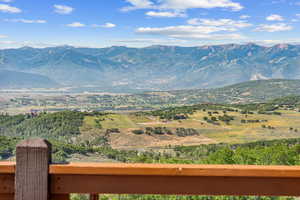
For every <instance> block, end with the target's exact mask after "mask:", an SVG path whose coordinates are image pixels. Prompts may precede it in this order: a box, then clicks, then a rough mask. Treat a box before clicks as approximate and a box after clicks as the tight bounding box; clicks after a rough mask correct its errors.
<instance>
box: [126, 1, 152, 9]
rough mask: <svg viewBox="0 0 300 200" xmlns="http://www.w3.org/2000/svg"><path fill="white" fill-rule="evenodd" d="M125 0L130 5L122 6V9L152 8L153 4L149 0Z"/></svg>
mask: <svg viewBox="0 0 300 200" xmlns="http://www.w3.org/2000/svg"><path fill="white" fill-rule="evenodd" d="M125 1H126V2H128V3H129V4H131V6H127V7H124V8H122V10H123V11H130V10H136V9H145V8H152V7H153V5H154V4H153V2H151V1H150V0H125Z"/></svg>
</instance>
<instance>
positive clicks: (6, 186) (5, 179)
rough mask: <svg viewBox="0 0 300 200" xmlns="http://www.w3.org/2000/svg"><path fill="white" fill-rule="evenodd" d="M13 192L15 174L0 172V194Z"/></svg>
mask: <svg viewBox="0 0 300 200" xmlns="http://www.w3.org/2000/svg"><path fill="white" fill-rule="evenodd" d="M14 192H15V176H14V175H12V174H0V194H13V193H14Z"/></svg>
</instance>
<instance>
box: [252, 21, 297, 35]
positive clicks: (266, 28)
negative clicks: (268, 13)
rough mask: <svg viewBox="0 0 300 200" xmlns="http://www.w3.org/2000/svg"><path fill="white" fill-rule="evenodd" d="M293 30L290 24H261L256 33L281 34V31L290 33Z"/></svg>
mask: <svg viewBox="0 0 300 200" xmlns="http://www.w3.org/2000/svg"><path fill="white" fill-rule="evenodd" d="M292 29H293V27H292V26H290V25H288V24H284V23H278V24H261V25H259V26H258V27H257V28H256V29H255V31H260V32H271V33H272V32H279V31H290V30H292Z"/></svg>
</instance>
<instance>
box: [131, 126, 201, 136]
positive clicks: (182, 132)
mask: <svg viewBox="0 0 300 200" xmlns="http://www.w3.org/2000/svg"><path fill="white" fill-rule="evenodd" d="M132 132H133V133H134V134H136V135H142V134H147V135H165V134H167V135H177V136H179V137H186V136H193V135H198V134H199V132H198V131H197V130H196V129H193V128H176V129H175V131H172V130H171V129H169V128H167V127H146V128H145V130H142V129H138V130H133V131H132Z"/></svg>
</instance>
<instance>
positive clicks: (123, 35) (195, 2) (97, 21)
mask: <svg viewBox="0 0 300 200" xmlns="http://www.w3.org/2000/svg"><path fill="white" fill-rule="evenodd" d="M299 25H300V0H0V48H18V47H22V46H32V47H38V48H43V47H49V46H60V45H72V46H78V47H79V46H80V47H99V48H100V47H108V46H129V47H145V46H151V45H178V46H201V45H214V44H225V43H249V42H255V43H258V44H262V45H273V44H277V43H300V26H299Z"/></svg>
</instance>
